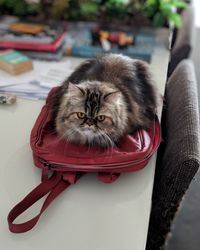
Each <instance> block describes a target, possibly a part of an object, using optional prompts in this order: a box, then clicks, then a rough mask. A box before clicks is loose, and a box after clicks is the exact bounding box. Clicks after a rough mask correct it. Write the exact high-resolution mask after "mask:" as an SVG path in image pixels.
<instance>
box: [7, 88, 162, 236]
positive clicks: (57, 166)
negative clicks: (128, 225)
mask: <svg viewBox="0 0 200 250" xmlns="http://www.w3.org/2000/svg"><path fill="white" fill-rule="evenodd" d="M57 91H59V87H57V88H53V89H52V91H51V92H50V93H49V96H48V98H47V101H46V104H45V105H44V107H43V108H42V110H41V112H40V114H39V116H38V118H37V120H36V123H35V125H34V127H33V129H32V132H31V137H30V144H31V148H32V151H33V160H34V163H35V165H36V166H37V167H38V168H40V169H41V170H42V182H41V183H40V184H39V185H38V186H37V187H36V188H34V189H33V191H31V192H30V193H29V194H28V195H27V196H26V197H25V198H24V199H23V200H22V201H21V202H19V203H18V204H17V205H16V206H15V207H14V208H13V209H12V210H11V211H10V213H9V214H8V225H9V229H10V231H11V232H13V233H23V232H27V231H28V230H31V229H32V228H33V227H34V226H35V225H36V223H37V222H38V220H39V218H40V216H41V215H42V213H43V212H44V211H45V210H46V209H47V207H48V206H49V205H50V203H51V202H52V201H53V200H54V199H55V198H56V197H57V196H58V195H59V194H60V193H61V192H62V191H64V190H65V189H66V188H68V187H69V186H70V185H71V184H75V183H76V181H77V180H78V179H79V178H80V177H81V176H82V175H83V174H85V173H87V172H94V173H97V176H98V179H99V180H100V181H102V182H104V183H112V182H114V181H115V180H116V179H117V178H118V177H119V176H120V174H121V173H124V172H130V171H136V170H140V169H142V168H144V167H145V166H147V164H148V162H149V160H150V158H151V156H152V155H153V154H154V152H155V151H156V149H157V147H158V145H159V142H160V125H159V121H158V119H157V116H156V115H155V119H154V120H153V121H152V124H151V127H150V128H149V129H139V130H137V131H135V133H134V134H130V135H126V136H124V137H123V138H122V139H121V141H120V143H119V144H118V145H117V146H116V147H114V148H108V149H105V148H99V147H91V148H88V147H87V146H84V145H75V144H71V143H69V142H68V141H67V140H63V139H62V138H60V136H58V134H57V133H55V132H54V117H53V112H52V109H53V103H52V100H53V96H54V95H55V94H56V93H57ZM31 165H32V164H31ZM46 195H47V196H46ZM44 196H46V198H45V201H44V203H43V205H42V208H41V210H40V211H39V213H38V214H37V215H35V216H34V217H33V218H32V219H29V220H28V221H25V222H23V223H17V222H15V219H16V218H17V217H18V216H20V215H21V214H22V213H23V212H24V211H26V210H27V209H28V208H30V207H31V206H32V205H33V204H34V203H36V202H37V201H38V200H40V199H41V198H42V197H44ZM66 220H67V219H66ZM55 230H56V229H55Z"/></svg>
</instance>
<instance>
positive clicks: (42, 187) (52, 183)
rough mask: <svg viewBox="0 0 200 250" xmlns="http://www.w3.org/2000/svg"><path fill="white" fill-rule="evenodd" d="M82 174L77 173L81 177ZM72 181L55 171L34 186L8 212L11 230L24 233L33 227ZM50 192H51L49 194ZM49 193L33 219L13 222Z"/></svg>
mask: <svg viewBox="0 0 200 250" xmlns="http://www.w3.org/2000/svg"><path fill="white" fill-rule="evenodd" d="M80 176H81V175H77V178H79V177H80ZM70 184H71V183H70V182H68V181H66V179H65V180H64V179H63V176H62V173H58V172H55V173H53V175H52V176H51V177H50V178H49V179H47V180H44V181H43V182H42V183H40V184H39V185H38V186H37V187H36V188H34V189H33V190H32V191H31V192H30V193H29V194H28V195H27V196H26V197H25V198H24V199H23V200H22V201H21V202H19V203H18V204H17V205H16V206H15V207H14V208H13V209H12V210H11V211H10V213H9V214H8V218H7V220H8V225H9V230H10V231H11V232H13V233H24V232H27V231H29V230H30V229H32V228H33V227H34V226H35V225H36V223H37V222H38V220H39V218H40V216H41V215H42V213H43V212H44V211H45V210H46V209H47V207H48V206H49V205H50V204H51V202H52V201H53V200H54V199H55V198H56V197H57V196H58V195H59V194H60V193H61V192H62V191H64V190H65V189H66V188H67V187H69V186H70ZM48 193H49V194H48ZM46 194H48V196H47V198H46V199H45V201H44V203H43V205H42V207H41V209H40V212H39V213H38V214H37V215H36V216H35V217H33V218H32V219H30V220H28V221H26V222H23V223H19V224H17V223H13V222H14V220H15V219H16V218H17V217H18V216H19V215H21V214H22V213H23V212H24V211H26V210H27V209H28V208H30V207H31V206H32V205H33V204H34V203H36V202H37V201H38V200H39V199H41V198H42V197H44V196H45V195H46Z"/></svg>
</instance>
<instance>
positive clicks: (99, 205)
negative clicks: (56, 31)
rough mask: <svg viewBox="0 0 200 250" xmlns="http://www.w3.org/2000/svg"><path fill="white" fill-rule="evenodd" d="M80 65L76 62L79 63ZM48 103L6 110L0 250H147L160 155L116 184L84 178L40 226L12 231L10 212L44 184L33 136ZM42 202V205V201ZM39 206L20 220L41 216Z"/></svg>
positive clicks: (0, 148) (159, 68) (1, 112)
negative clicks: (35, 159) (34, 159)
mask: <svg viewBox="0 0 200 250" xmlns="http://www.w3.org/2000/svg"><path fill="white" fill-rule="evenodd" d="M161 33H162V34H159V36H158V37H159V39H160V38H165V45H164V44H163V43H162V44H161V45H158V46H157V47H156V49H155V52H154V55H153V60H152V70H153V71H154V75H155V79H156V82H157V84H158V88H159V90H160V92H161V93H164V86H165V82H166V72H167V65H168V60H169V52H168V50H167V47H166V43H167V40H166V39H167V36H168V35H169V33H168V32H167V31H163V32H161ZM77 62H78V60H77V59H74V64H76V63H77ZM43 103H44V102H43V101H29V100H23V99H18V102H17V104H16V105H13V106H5V105H4V106H2V105H1V106H0V117H1V123H0V197H1V198H0V199H1V202H0V221H1V223H0V248H1V249H2V250H14V249H15V250H57V249H59V250H61V249H67V250H68V249H69V250H144V249H145V244H146V236H147V230H148V222H149V214H150V208H151V195H152V188H153V179H154V170H155V161H156V155H154V157H152V159H151V161H150V163H149V164H148V166H147V167H146V168H145V169H143V170H141V171H138V172H132V173H128V174H122V175H121V177H120V178H119V179H118V180H117V181H116V182H114V183H113V184H110V185H109V184H108V185H106V184H103V183H101V182H99V181H98V180H97V178H96V176H95V175H94V174H87V175H85V176H84V177H82V178H81V179H80V180H79V181H78V183H77V184H76V185H75V186H71V187H70V188H69V189H67V190H66V191H65V192H64V193H62V194H61V195H60V197H58V198H57V199H56V200H55V201H54V203H53V204H52V205H51V206H50V207H49V208H48V210H47V211H46V212H45V213H44V215H43V216H42V217H41V219H40V221H39V223H38V224H37V226H36V227H35V228H34V229H32V230H31V231H29V232H27V233H24V234H12V233H10V232H9V231H8V226H7V221H6V218H7V214H8V212H9V211H10V209H11V208H12V207H13V206H14V205H15V204H16V203H18V202H19V201H20V200H21V199H22V198H24V196H25V195H27V193H29V192H30V191H31V190H32V189H33V188H34V187H35V186H37V185H38V184H39V182H40V170H39V169H37V168H36V167H34V165H33V163H32V155H31V150H30V147H29V135H30V131H31V128H32V126H33V124H34V122H35V119H36V117H37V116H38V113H39V112H40V109H41V107H42V105H43ZM40 204H41V203H40ZM40 204H37V205H35V206H34V207H33V208H31V209H30V210H29V211H28V212H27V213H25V214H24V215H22V216H21V218H19V220H18V221H23V219H27V218H30V217H31V215H33V214H36V212H37V211H38V209H39V207H40Z"/></svg>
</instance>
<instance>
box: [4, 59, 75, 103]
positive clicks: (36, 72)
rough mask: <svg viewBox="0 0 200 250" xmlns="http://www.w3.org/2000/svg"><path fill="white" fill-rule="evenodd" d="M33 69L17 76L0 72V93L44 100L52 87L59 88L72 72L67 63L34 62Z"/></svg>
mask: <svg viewBox="0 0 200 250" xmlns="http://www.w3.org/2000/svg"><path fill="white" fill-rule="evenodd" d="M33 64H34V69H33V70H32V71H30V72H27V73H24V74H21V75H19V76H12V75H10V74H8V73H6V72H4V71H1V72H0V92H9V93H16V94H17V95H18V96H21V97H24V98H28V99H45V98H46V97H47V95H48V93H49V91H50V89H51V88H52V87H55V86H59V85H61V84H62V83H63V81H64V80H65V79H66V78H67V77H68V76H69V75H70V73H71V72H72V70H73V69H72V67H71V64H70V62H69V61H64V62H42V61H34V63H33Z"/></svg>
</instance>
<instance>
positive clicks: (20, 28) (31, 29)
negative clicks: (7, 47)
mask: <svg viewBox="0 0 200 250" xmlns="http://www.w3.org/2000/svg"><path fill="white" fill-rule="evenodd" d="M10 30H11V31H13V32H23V33H30V34H38V33H40V32H42V31H44V26H43V25H39V24H30V23H20V22H19V23H13V24H11V25H10Z"/></svg>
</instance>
